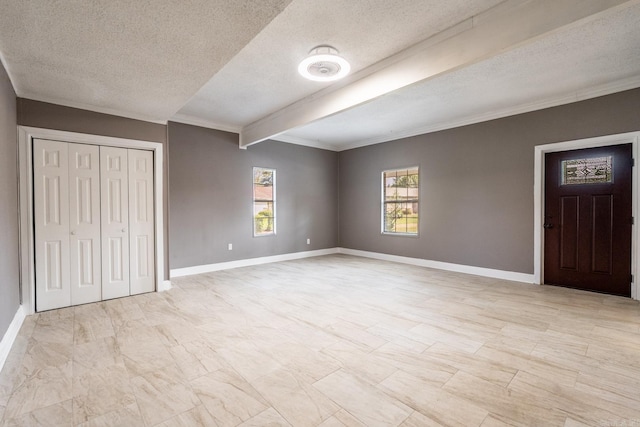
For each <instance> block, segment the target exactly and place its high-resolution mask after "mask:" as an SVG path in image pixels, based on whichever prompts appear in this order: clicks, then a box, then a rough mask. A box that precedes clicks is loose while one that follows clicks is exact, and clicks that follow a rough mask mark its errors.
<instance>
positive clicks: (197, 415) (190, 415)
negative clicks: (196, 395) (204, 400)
mask: <svg viewBox="0 0 640 427" xmlns="http://www.w3.org/2000/svg"><path fill="white" fill-rule="evenodd" d="M216 425H217V424H216V421H215V420H214V419H213V417H212V416H211V414H210V413H209V411H207V409H206V408H205V407H204V405H198V406H196V407H195V408H193V409H190V410H188V411H186V412H183V413H182V414H180V415H176V416H175V417H173V418H170V419H168V420H167V421H165V422H163V423H162V424H158V426H159V427H209V426H216Z"/></svg>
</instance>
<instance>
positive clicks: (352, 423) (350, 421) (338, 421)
mask: <svg viewBox="0 0 640 427" xmlns="http://www.w3.org/2000/svg"><path fill="white" fill-rule="evenodd" d="M320 426H322V427H343V426H344V427H364V424H362V423H361V422H360V421H359V420H358V419H357V418H356V417H354V416H353V415H351V414H350V413H348V412H347V411H345V410H344V409H341V410H339V411H338V412H336V413H335V414H333V415H332V416H331V417H329V418H327V419H326V420H325V421H324V422H323V423H322V424H320Z"/></svg>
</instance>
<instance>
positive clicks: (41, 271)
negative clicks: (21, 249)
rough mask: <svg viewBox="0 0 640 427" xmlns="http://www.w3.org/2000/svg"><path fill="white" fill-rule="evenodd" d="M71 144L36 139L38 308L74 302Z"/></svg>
mask: <svg viewBox="0 0 640 427" xmlns="http://www.w3.org/2000/svg"><path fill="white" fill-rule="evenodd" d="M68 148H69V146H68V144H67V143H64V142H58V141H48V140H42V139H36V140H34V143H33V163H34V164H33V191H34V193H33V195H34V211H35V212H34V221H35V257H36V309H37V310H38V311H43V310H51V309H54V308H59V307H67V306H69V305H70V304H71V289H70V284H69V276H70V264H69V169H68Z"/></svg>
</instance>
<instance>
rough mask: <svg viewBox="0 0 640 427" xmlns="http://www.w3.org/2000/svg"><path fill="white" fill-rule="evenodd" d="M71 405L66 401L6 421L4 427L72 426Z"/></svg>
mask: <svg viewBox="0 0 640 427" xmlns="http://www.w3.org/2000/svg"><path fill="white" fill-rule="evenodd" d="M73 425H74V423H73V404H72V403H71V400H66V401H64V402H60V403H57V404H54V405H51V406H47V407H45V408H40V409H36V410H35V411H33V412H29V413H27V414H24V415H22V416H19V417H16V418H13V419H9V420H6V421H5V423H4V426H5V427H44V426H51V427H63V426H73Z"/></svg>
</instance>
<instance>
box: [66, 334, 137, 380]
mask: <svg viewBox="0 0 640 427" xmlns="http://www.w3.org/2000/svg"><path fill="white" fill-rule="evenodd" d="M122 363H124V362H123V359H122V355H121V354H120V347H119V346H118V343H117V341H116V339H115V337H108V338H101V339H96V340H94V341H91V342H87V343H83V344H77V345H75V346H74V347H73V375H74V376H79V375H83V374H84V373H85V372H92V371H95V370H100V369H104V368H107V367H109V366H112V365H116V364H122Z"/></svg>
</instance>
